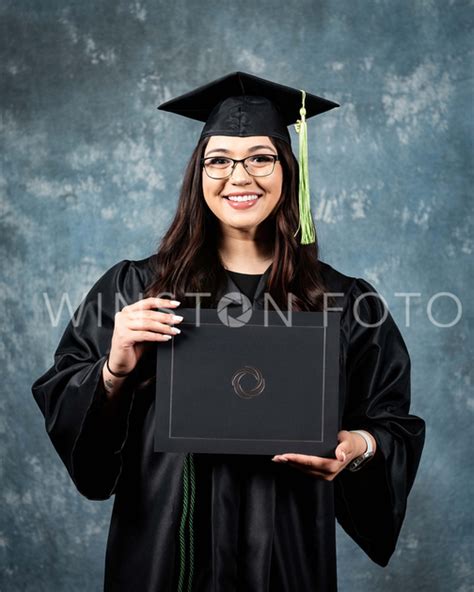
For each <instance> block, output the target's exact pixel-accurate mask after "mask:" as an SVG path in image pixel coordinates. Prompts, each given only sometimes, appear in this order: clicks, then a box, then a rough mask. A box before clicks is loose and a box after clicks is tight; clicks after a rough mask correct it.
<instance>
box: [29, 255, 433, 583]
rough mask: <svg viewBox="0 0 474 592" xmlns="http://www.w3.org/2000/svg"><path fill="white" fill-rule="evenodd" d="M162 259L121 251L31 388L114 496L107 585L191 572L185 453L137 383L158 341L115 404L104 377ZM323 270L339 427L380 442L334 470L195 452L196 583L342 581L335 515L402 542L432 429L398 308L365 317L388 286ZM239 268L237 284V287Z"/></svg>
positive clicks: (70, 463)
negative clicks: (356, 462) (414, 406)
mask: <svg viewBox="0 0 474 592" xmlns="http://www.w3.org/2000/svg"><path fill="white" fill-rule="evenodd" d="M149 263H150V259H149V258H148V259H143V260H141V261H128V260H125V261H121V262H119V263H117V264H116V265H115V266H113V267H112V268H111V269H109V270H108V271H107V272H106V273H105V274H104V275H103V276H102V277H101V278H100V279H99V280H98V282H97V283H96V284H95V285H94V286H93V288H92V289H91V291H90V292H89V294H88V295H87V296H86V298H85V300H84V301H83V303H82V304H81V305H80V307H79V309H78V311H81V316H80V321H79V323H76V325H77V326H76V327H75V326H74V324H73V323H70V324H69V325H68V327H67V328H66V330H65V333H64V335H63V337H62V339H61V341H60V344H59V346H58V349H57V351H56V353H55V359H54V360H55V361H54V365H53V366H52V367H51V368H50V369H49V370H48V371H47V372H46V373H45V374H44V375H43V376H41V377H40V378H39V379H38V380H37V381H36V382H35V383H34V385H33V387H32V391H33V395H34V397H35V399H36V401H37V403H38V405H39V407H40V409H41V411H42V413H43V414H44V416H45V420H46V429H47V432H48V435H49V437H50V438H51V440H52V442H53V444H54V446H55V448H56V450H57V452H58V454H59V455H60V457H61V459H62V461H63V462H64V464H65V466H66V468H67V470H68V472H69V474H70V476H71V478H72V480H73V481H74V483H75V485H76V487H77V489H78V490H79V492H80V493H81V494H83V495H84V496H86V497H87V498H89V499H91V500H104V499H107V498H109V497H110V496H112V495H115V500H114V505H113V513H112V518H111V524H110V531H109V537H108V543H107V553H106V565H105V588H104V589H105V590H106V591H107V592H129V591H130V590H134V591H135V590H136V591H140V592H141V591H143V592H165V591H172V590H173V591H174V590H176V582H177V577H178V576H177V571H178V557H179V541H178V536H177V534H178V528H179V522H180V517H181V503H182V485H183V462H184V459H185V455H183V454H174V453H156V452H154V451H153V415H154V386H153V381H151V383H150V384H149V385H148V386H146V387H144V388H141V389H138V388H137V387H136V384H137V379H138V378H140V379H143V378H146V377H151V376H153V374H154V358H155V355H156V354H154V353H153V348H150V350H149V351H148V352H147V353H146V354H145V355H144V356H143V358H142V359H141V360H140V362H139V364H138V366H137V368H136V372H135V374H134V375H132V376H131V377H130V378H127V379H126V382H125V388H124V391H123V396H122V397H121V398H120V399H119V400H118V403H117V405H116V407H115V408H114V409H113V410H112V411H111V409H110V407H109V406H105V405H104V401H105V399H104V392H103V389H102V386H101V372H102V366H103V364H104V363H105V358H106V353H107V351H108V348H109V347H110V342H111V337H112V331H113V322H114V314H115V312H116V310H115V295H116V294H117V293H119V294H120V295H121V297H122V298H123V299H124V300H125V301H126V302H128V303H132V302H135V301H136V300H138V299H140V298H142V297H143V293H144V291H145V288H146V287H147V285H148V284H149V282H150V279H151V268H150V265H149ZM321 270H322V273H323V276H324V279H325V281H326V285H327V286H328V290H330V291H332V292H339V293H343V294H344V295H343V296H339V297H338V305H339V306H342V307H343V312H342V318H341V350H340V351H341V354H340V409H341V416H340V426H341V429H357V428H361V429H364V428H365V429H367V430H368V431H370V432H371V433H372V434H373V436H374V437H375V439H376V441H377V446H378V450H379V453H378V455H377V457H376V459H373V460H371V461H370V462H369V463H368V464H367V465H366V466H365V467H364V468H362V469H361V470H360V471H358V472H355V473H350V472H349V471H343V472H341V473H340V474H339V475H338V476H337V477H336V479H334V481H332V482H326V481H322V480H319V479H316V478H314V477H311V476H309V475H306V474H304V473H302V472H300V471H298V470H295V469H292V468H291V467H288V466H285V465H284V464H277V463H273V462H271V460H270V458H271V457H268V456H239V455H217V454H216V455H205V454H194V460H195V466H196V497H197V499H196V507H195V518H194V529H193V530H194V540H195V543H194V544H195V549H196V556H195V568H194V572H195V580H194V582H195V583H194V587H193V590H205V591H206V592H207V591H212V592H233V591H245V592H266V591H269V592H270V591H271V592H296V591H297V592H306V591H307V592H315V591H324V592H332V591H335V590H336V589H337V578H336V553H335V549H336V541H335V517H336V518H337V520H338V521H339V523H340V524H341V525H342V527H343V528H344V530H345V531H346V532H347V533H348V534H349V535H350V536H351V537H352V538H353V539H354V541H356V543H357V544H358V545H359V546H360V547H361V548H362V549H363V550H364V551H365V552H366V553H367V555H368V556H369V557H370V558H371V559H372V560H373V561H375V562H377V563H378V564H379V565H382V566H384V565H386V564H387V563H388V561H389V558H390V556H391V555H392V553H393V551H394V548H395V544H396V541H397V538H398V535H399V531H400V528H401V525H402V522H403V519H404V515H405V510H406V503H407V496H408V493H409V491H410V489H411V487H412V485H413V481H414V478H415V473H416V470H417V467H418V464H419V460H420V455H421V450H422V447H423V442H424V422H423V420H422V419H420V418H418V417H416V416H413V415H410V414H409V404H410V359H409V355H408V352H407V350H406V347H405V344H404V342H403V339H402V337H401V335H400V332H399V330H398V328H397V327H396V325H395V323H394V321H393V319H392V317H391V316H390V315H389V316H388V317H387V319H386V320H385V322H384V323H383V324H381V325H380V326H378V327H374V328H367V327H364V326H363V325H362V324H360V323H357V322H356V319H355V317H354V314H353V304H354V301H355V300H356V298H357V297H358V296H360V295H362V294H364V293H366V292H374V291H375V290H374V288H373V287H372V286H371V285H370V284H368V283H367V282H366V281H364V280H362V279H357V278H352V277H348V276H345V275H343V274H341V273H339V272H338V271H336V270H335V269H333V268H332V267H331V266H329V265H327V264H325V263H323V262H321ZM269 271H270V268H269V269H268V270H267V271H266V272H265V274H264V275H263V276H262V278H261V279H260V282H259V284H258V286H257V290H256V293H255V296H254V302H253V306H254V307H255V308H261V307H262V302H263V292H264V289H265V282H266V279H267V277H268V274H269ZM228 281H229V283H228V286H227V288H226V290H225V292H231V291H236V285H235V284H234V282H233V281H232V280H231V278H230V277H229V280H228ZM99 294H100V296H99ZM100 303H101V304H102V314H101V318H100V319H98V306H99V305H100ZM122 306H123V302H122ZM382 312H383V309H382V305H381V302H380V300H379V299H378V298H374V297H367V298H364V299H363V300H362V301H361V302H360V308H359V316H360V318H361V319H362V320H363V321H365V322H366V323H371V324H373V323H375V322H376V321H378V320H379V319H380V318H381V316H382ZM177 338H179V336H178V337H177ZM157 347H159V344H158V346H157ZM286 452H291V450H288V451H286Z"/></svg>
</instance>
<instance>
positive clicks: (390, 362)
mask: <svg viewBox="0 0 474 592" xmlns="http://www.w3.org/2000/svg"><path fill="white" fill-rule="evenodd" d="M368 293H372V294H374V295H368ZM358 299H359V302H358V304H357V303H356V301H357V300H358ZM354 305H355V306H354ZM354 311H355V313H354ZM344 314H345V317H344ZM385 314H386V315H387V316H386V318H385V321H383V322H379V321H381V319H383V317H384V315H385ZM343 318H344V320H343V321H342V323H343V325H342V332H343V335H344V336H345V346H344V347H345V349H346V352H345V371H344V372H343V373H342V374H343V382H344V384H343V390H344V392H345V397H344V399H345V403H344V411H343V416H342V429H346V430H351V429H365V430H367V431H368V432H370V433H371V434H372V435H373V436H374V438H375V440H376V442H377V452H376V455H375V456H374V457H373V458H372V459H371V460H370V461H369V462H368V463H366V464H365V465H364V466H363V467H361V469H360V470H359V471H355V472H350V471H348V470H344V471H342V472H341V473H339V475H338V476H337V477H336V479H335V480H334V483H335V507H336V518H337V520H338V522H339V524H340V525H341V526H342V527H343V529H344V530H345V531H346V532H347V534H348V535H349V536H350V537H351V538H352V539H353V540H354V541H355V542H356V543H357V544H358V545H359V546H360V547H361V548H362V549H363V550H364V551H365V553H366V554H367V555H368V556H369V557H370V558H371V559H372V560H373V561H375V562H376V563H378V564H379V565H381V566H385V565H387V564H388V562H389V559H390V557H391V555H392V554H393V552H394V550H395V545H396V543H397V539H398V536H399V533H400V529H401V526H402V523H403V520H404V517H405V512H406V507H407V498H408V494H409V492H410V490H411V488H412V485H413V482H414V479H415V475H416V471H417V468H418V464H419V462H420V457H421V452H422V449H423V444H424V438H425V423H424V421H423V420H422V419H421V418H419V417H417V416H415V415H410V414H409V409H410V357H409V354H408V351H407V348H406V346H405V343H404V341H403V338H402V336H401V334H400V331H399V329H398V327H397V326H396V324H395V322H394V320H393V318H392V316H391V315H390V313H389V311H388V310H387V308H386V306H385V305H384V303H383V301H381V299H380V298H379V297H378V295H377V292H376V290H375V289H374V288H373V286H371V285H370V284H369V283H368V282H366V281H365V280H362V279H357V280H355V282H354V285H353V289H352V290H351V293H350V296H349V298H348V307H347V310H346V311H345V313H343ZM364 325H377V326H372V327H367V326H364Z"/></svg>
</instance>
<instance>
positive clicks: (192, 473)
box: [188, 454, 196, 592]
mask: <svg viewBox="0 0 474 592" xmlns="http://www.w3.org/2000/svg"><path fill="white" fill-rule="evenodd" d="M189 473H190V478H191V500H190V508H189V577H188V591H189V592H191V591H192V585H193V574H194V525H193V518H194V503H195V501H196V475H195V469H194V457H193V455H192V454H189Z"/></svg>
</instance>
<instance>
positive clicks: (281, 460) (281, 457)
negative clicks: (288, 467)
mask: <svg viewBox="0 0 474 592" xmlns="http://www.w3.org/2000/svg"><path fill="white" fill-rule="evenodd" d="M272 460H273V461H274V462H288V459H287V458H284V457H283V456H274V457H273V458H272Z"/></svg>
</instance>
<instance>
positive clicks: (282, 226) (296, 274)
mask: <svg viewBox="0 0 474 592" xmlns="http://www.w3.org/2000/svg"><path fill="white" fill-rule="evenodd" d="M271 140H272V142H273V144H274V145H275V148H276V149H277V151H278V155H279V158H280V162H281V165H282V168H283V185H282V197H281V199H280V200H279V202H278V204H277V206H276V207H275V209H274V210H273V212H272V213H271V214H270V217H269V218H267V220H265V222H264V223H265V224H268V225H269V229H270V230H271V236H272V240H273V241H274V250H273V265H272V269H271V272H270V274H269V277H268V284H267V292H268V293H269V294H270V295H271V297H272V298H273V300H274V301H275V302H276V304H277V305H278V307H279V308H280V309H282V310H285V309H287V308H288V294H289V293H292V294H293V296H292V300H291V302H292V309H293V310H295V311H310V310H313V311H317V310H323V307H324V298H323V293H324V288H325V286H324V283H323V280H322V277H321V274H320V271H319V259H318V254H319V248H318V243H317V241H316V242H315V243H312V244H310V245H301V244H300V242H299V241H300V236H301V235H300V231H298V233H297V234H296V236H294V234H295V232H296V229H297V228H298V219H299V216H298V211H299V208H298V183H299V180H298V179H299V172H298V171H299V170H298V162H297V160H296V158H295V156H294V154H293V152H292V150H291V147H290V146H289V145H288V144H287V143H286V142H283V141H282V140H279V139H277V138H271ZM208 141H209V138H204V139H203V140H201V141H200V142H199V143H198V145H197V146H196V148H195V149H194V151H193V154H192V156H191V158H190V160H189V163H188V165H187V168H186V171H185V175H184V180H183V185H182V188H181V193H180V196H179V201H178V207H177V211H176V214H175V217H174V220H173V221H172V223H171V225H170V227H169V229H168V231H167V232H166V234H165V235H164V237H163V239H162V240H161V243H160V245H159V247H158V251H157V253H156V254H155V255H154V257H153V260H152V263H153V266H154V280H153V282H152V283H151V284H150V285H149V286H148V287H147V290H146V293H145V297H148V296H159V295H164V294H166V297H168V296H169V295H172V296H171V297H173V298H175V299H177V300H179V301H180V302H181V303H182V306H183V307H194V306H195V304H196V300H195V299H194V298H192V299H191V298H190V297H186V296H185V293H186V292H192V293H196V292H210V293H211V295H212V296H210V297H207V298H202V300H201V306H202V307H203V308H212V307H215V306H216V297H217V295H218V294H219V293H220V291H221V289H222V288H223V287H224V286H225V283H226V275H225V269H224V267H223V265H222V263H221V261H220V259H219V253H218V250H217V238H218V234H219V225H218V220H217V218H216V217H215V216H214V214H213V213H212V212H211V210H210V209H209V207H208V205H207V203H206V202H205V199H204V194H203V189H202V174H203V171H202V165H201V158H202V157H203V155H204V151H205V148H206V146H207V143H208Z"/></svg>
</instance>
